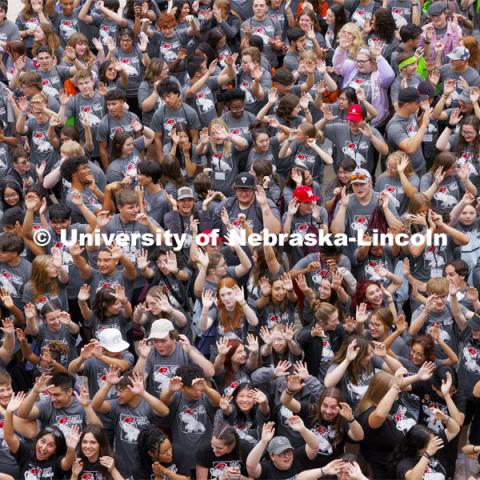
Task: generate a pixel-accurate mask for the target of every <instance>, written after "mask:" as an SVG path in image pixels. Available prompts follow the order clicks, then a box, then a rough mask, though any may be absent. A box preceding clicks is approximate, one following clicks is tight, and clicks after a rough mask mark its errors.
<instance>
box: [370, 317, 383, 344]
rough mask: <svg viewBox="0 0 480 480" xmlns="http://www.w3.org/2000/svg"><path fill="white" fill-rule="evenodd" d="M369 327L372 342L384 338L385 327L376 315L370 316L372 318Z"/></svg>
mask: <svg viewBox="0 0 480 480" xmlns="http://www.w3.org/2000/svg"><path fill="white" fill-rule="evenodd" d="M369 326H370V333H371V334H372V338H373V339H374V340H376V339H378V338H383V337H384V335H385V333H386V330H385V326H384V325H383V323H382V321H381V320H380V318H378V316H377V315H375V314H373V315H372V318H371V319H370V322H369Z"/></svg>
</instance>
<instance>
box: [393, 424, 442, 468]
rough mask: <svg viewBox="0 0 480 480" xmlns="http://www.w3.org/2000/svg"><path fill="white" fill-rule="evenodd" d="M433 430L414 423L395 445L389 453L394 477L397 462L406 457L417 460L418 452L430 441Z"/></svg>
mask: <svg viewBox="0 0 480 480" xmlns="http://www.w3.org/2000/svg"><path fill="white" fill-rule="evenodd" d="M432 435H433V432H432V431H431V430H429V429H428V428H427V427H425V426H423V425H414V426H413V427H412V428H411V429H410V430H409V431H408V432H407V433H406V434H405V436H404V437H403V438H402V439H401V440H400V442H399V443H398V444H397V445H396V446H395V448H394V450H393V453H392V455H391V462H389V463H390V465H391V468H392V472H391V474H392V475H395V478H396V469H397V467H398V464H399V463H400V462H401V461H402V460H404V459H406V458H408V459H414V460H415V461H417V458H418V453H419V451H420V450H422V449H423V448H425V447H426V446H427V445H428V442H429V441H430V438H431V436H432Z"/></svg>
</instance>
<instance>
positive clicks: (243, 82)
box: [237, 69, 272, 114]
mask: <svg viewBox="0 0 480 480" xmlns="http://www.w3.org/2000/svg"><path fill="white" fill-rule="evenodd" d="M260 85H261V86H262V90H263V93H264V95H265V98H264V100H265V99H266V98H267V95H268V91H269V90H270V89H271V88H272V75H271V74H270V72H269V71H267V70H265V69H264V70H263V71H262V78H261V79H260ZM237 88H239V89H240V90H243V91H244V92H245V110H247V111H248V112H251V113H254V114H257V113H258V112H259V111H260V109H261V106H262V103H264V102H263V101H259V100H257V98H256V97H255V96H254V95H253V93H252V88H253V79H252V77H251V76H250V75H247V74H246V73H245V72H243V71H242V72H241V73H240V75H239V76H237Z"/></svg>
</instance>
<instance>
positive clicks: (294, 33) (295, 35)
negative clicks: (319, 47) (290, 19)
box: [287, 27, 305, 42]
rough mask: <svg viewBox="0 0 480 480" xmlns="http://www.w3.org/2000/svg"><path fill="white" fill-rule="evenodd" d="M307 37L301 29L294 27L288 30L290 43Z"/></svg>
mask: <svg viewBox="0 0 480 480" xmlns="http://www.w3.org/2000/svg"><path fill="white" fill-rule="evenodd" d="M303 37H305V32H304V31H303V30H302V29H301V28H300V27H293V28H289V29H288V30H287V38H288V41H289V42H296V41H297V40H298V39H299V38H303Z"/></svg>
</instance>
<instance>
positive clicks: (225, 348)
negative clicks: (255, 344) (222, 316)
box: [217, 337, 232, 356]
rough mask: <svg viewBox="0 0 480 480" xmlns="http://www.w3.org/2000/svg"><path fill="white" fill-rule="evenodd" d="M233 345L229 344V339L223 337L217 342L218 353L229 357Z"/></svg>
mask: <svg viewBox="0 0 480 480" xmlns="http://www.w3.org/2000/svg"><path fill="white" fill-rule="evenodd" d="M231 348H232V347H231V345H229V344H228V339H227V338H225V337H222V338H220V339H219V340H218V342H217V352H218V354H219V355H224V356H225V355H227V353H228V352H229V351H230V349H231Z"/></svg>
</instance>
